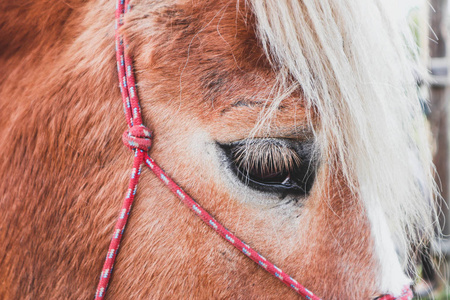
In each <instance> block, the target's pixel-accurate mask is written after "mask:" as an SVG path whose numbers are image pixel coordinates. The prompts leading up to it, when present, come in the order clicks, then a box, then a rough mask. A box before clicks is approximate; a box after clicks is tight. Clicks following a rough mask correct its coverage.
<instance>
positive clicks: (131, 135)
mask: <svg viewBox="0 0 450 300" xmlns="http://www.w3.org/2000/svg"><path fill="white" fill-rule="evenodd" d="M129 9H130V6H129V0H127V1H124V0H118V1H117V7H116V59H117V70H118V75H119V82H120V90H121V93H122V101H123V106H124V112H125V116H126V121H127V124H128V128H129V129H128V130H127V131H126V132H125V133H124V135H123V137H122V139H123V142H124V143H125V145H126V146H128V147H129V148H130V149H132V150H133V151H134V162H133V170H132V172H131V179H130V183H129V185H128V191H127V195H126V197H125V200H124V202H123V205H122V209H121V210H120V214H119V218H118V220H117V223H116V225H115V227H114V233H113V237H112V239H111V243H110V246H109V249H108V252H107V255H106V259H105V263H104V265H103V269H102V272H101V275H100V281H99V283H98V286H97V291H96V294H95V299H104V297H105V295H106V289H107V287H108V283H109V280H110V278H111V273H112V270H113V266H114V261H115V259H116V256H117V252H118V249H119V245H120V241H121V239H122V235H123V232H124V230H125V226H126V223H127V220H128V215H129V213H130V210H131V206H132V203H133V200H134V196H135V194H136V189H137V184H138V182H139V177H140V174H141V167H142V164H143V163H145V164H146V165H147V166H148V167H149V168H150V169H151V170H152V171H153V173H155V175H156V176H157V177H158V178H159V179H160V180H161V181H162V182H163V183H164V184H166V185H167V186H168V187H169V189H170V190H171V191H172V192H173V193H174V194H175V195H176V196H177V197H178V198H179V199H180V200H181V201H182V202H183V203H184V204H186V206H187V207H189V208H190V209H191V210H192V211H193V212H194V213H195V214H196V215H197V216H199V217H200V218H201V219H202V220H203V221H204V222H205V223H206V224H207V225H208V226H209V227H211V228H212V229H213V230H215V231H216V232H217V233H218V234H219V235H220V236H221V237H223V238H224V239H225V240H226V241H228V242H229V243H231V244H232V245H233V246H234V247H236V248H237V249H238V250H239V251H241V252H242V253H244V254H245V255H246V256H247V257H249V258H250V259H251V260H253V261H254V262H256V263H257V264H258V265H260V266H261V267H262V268H264V269H265V270H267V271H268V272H269V273H270V274H272V275H274V276H275V277H277V278H278V279H279V280H281V281H282V282H283V283H285V284H286V285H288V286H289V287H291V288H292V289H293V290H295V291H296V292H297V293H299V294H300V295H302V296H303V297H305V298H306V299H311V300H319V299H320V298H319V297H317V296H315V295H314V294H313V293H312V292H310V291H309V290H308V289H306V288H305V287H303V286H302V285H301V284H299V283H298V282H297V281H295V280H294V279H293V278H292V277H290V276H289V275H288V274H286V273H285V272H283V271H282V270H281V269H280V268H278V267H277V266H275V265H274V264H272V263H271V262H270V261H268V260H267V259H265V258H264V257H263V256H262V255H260V254H259V253H258V252H256V251H255V250H253V249H252V248H251V247H249V246H248V245H247V244H245V243H244V242H242V241H241V240H240V239H239V238H238V237H236V236H235V235H234V234H232V233H231V232H230V231H228V230H227V229H226V228H225V227H224V226H222V225H221V224H220V223H219V222H218V221H217V220H215V219H214V218H213V217H212V216H211V215H210V214H209V213H208V212H207V211H205V210H204V209H203V208H202V207H201V206H200V205H199V204H198V203H197V202H196V201H195V200H193V199H192V198H191V197H190V196H189V195H188V194H187V193H186V192H184V191H183V189H181V188H180V187H179V186H178V185H177V184H176V183H175V182H174V181H173V180H172V179H171V178H170V177H169V176H168V175H167V174H166V173H165V172H164V171H163V170H162V169H161V168H160V167H159V166H158V165H157V164H156V163H155V161H154V160H153V159H152V158H151V157H150V156H149V155H148V150H149V149H150V146H151V132H150V131H149V130H148V129H147V128H146V127H145V126H144V125H143V124H142V117H141V109H140V106H139V100H138V97H137V91H136V85H135V78H134V74H133V66H132V59H131V57H130V56H129V55H127V53H126V52H125V49H126V47H127V43H126V40H125V39H124V38H123V37H122V36H121V34H120V27H121V26H122V25H123V19H124V18H123V17H124V14H125V13H126V12H127V11H129ZM410 299H412V291H411V290H410V289H409V287H406V288H405V289H404V291H403V294H402V295H401V296H400V297H397V298H396V297H393V296H390V295H386V296H383V297H381V298H379V300H410Z"/></svg>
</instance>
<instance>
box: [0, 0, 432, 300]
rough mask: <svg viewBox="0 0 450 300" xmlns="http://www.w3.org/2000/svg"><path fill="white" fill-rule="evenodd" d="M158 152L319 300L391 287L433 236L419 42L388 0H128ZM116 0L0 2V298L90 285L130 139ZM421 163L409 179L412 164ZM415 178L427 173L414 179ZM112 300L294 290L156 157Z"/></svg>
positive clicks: (113, 214) (85, 294) (72, 292)
mask: <svg viewBox="0 0 450 300" xmlns="http://www.w3.org/2000/svg"><path fill="white" fill-rule="evenodd" d="M130 5H131V7H132V9H131V11H130V12H128V13H127V14H126V16H125V17H124V18H125V19H124V25H123V27H122V28H121V32H122V34H123V35H124V36H125V37H126V38H127V39H128V41H129V47H128V48H127V49H126V51H128V52H129V53H130V54H131V56H132V58H133V65H134V72H135V75H136V82H137V85H136V87H137V93H138V94H139V98H140V102H141V103H140V104H141V111H142V118H143V123H144V124H146V125H148V127H149V128H150V129H151V130H152V132H153V144H152V147H151V150H150V154H151V155H152V157H153V158H154V159H155V161H157V162H158V163H159V164H160V165H161V166H162V167H163V168H164V170H165V171H166V172H167V173H168V174H169V175H170V176H171V177H172V178H173V179H174V180H175V181H176V182H177V183H178V184H179V185H180V186H181V187H183V189H184V190H185V191H186V192H187V193H188V194H189V195H191V196H192V197H193V198H195V199H197V201H198V202H199V203H200V204H201V205H202V206H203V207H204V208H205V210H207V211H209V212H210V213H211V214H212V215H213V216H214V217H215V218H216V219H217V220H219V221H220V222H221V223H222V224H223V225H224V226H226V227H227V228H228V229H230V231H232V232H234V233H235V234H236V235H237V236H239V237H240V238H242V239H243V240H244V241H246V243H247V244H249V245H250V246H252V247H254V248H256V249H258V251H259V252H260V253H261V254H262V255H264V256H265V257H266V258H267V259H270V260H271V261H273V262H274V263H276V265H278V266H279V267H281V268H283V270H285V271H286V272H287V273H289V274H290V275H292V277H294V278H295V279H296V280H297V281H299V282H300V283H302V284H303V285H304V286H305V287H307V288H308V289H309V290H311V291H313V292H314V293H316V294H317V295H319V296H321V297H323V298H324V299H374V298H376V297H379V296H381V295H383V294H392V295H399V294H400V293H401V290H402V288H403V287H404V286H405V285H409V284H411V283H412V280H413V278H410V277H409V276H408V275H407V272H406V271H405V268H406V266H408V265H410V264H411V261H412V260H413V259H414V253H413V250H414V249H415V248H417V247H419V246H420V245H421V244H422V243H424V242H429V241H432V240H433V239H434V236H435V228H434V223H435V220H436V217H435V215H436V210H435V208H434V207H433V205H432V204H431V203H432V201H430V199H433V198H434V197H436V185H435V183H434V181H433V166H432V163H431V154H430V150H429V146H428V142H427V139H426V126H425V124H424V120H423V118H422V116H421V110H420V103H419V101H418V100H417V89H416V84H415V80H414V76H413V72H412V70H413V68H414V66H415V65H416V63H417V61H416V60H417V59H416V56H415V55H414V53H416V52H417V49H416V48H415V46H414V44H413V41H412V39H411V38H410V36H409V35H408V33H406V31H405V30H404V28H403V27H402V26H401V25H399V23H398V22H397V21H396V20H395V17H394V16H393V14H392V11H391V10H390V9H389V7H388V6H386V5H385V3H383V2H382V1H379V0H370V1H352V0H340V1H332V0H324V1H314V0H265V1H258V0H247V1H243V0H241V1H239V0H217V1H212V0H191V1H186V0H166V1H162V0H161V1H149V0H132V1H131V2H130ZM114 6H115V4H114V1H111V0H84V1H82V0H64V1H43V0H33V1H31V0H17V1H4V2H3V3H1V4H0V16H1V20H2V21H1V23H0V28H1V30H0V45H1V47H0V49H1V50H0V62H1V70H2V72H0V149H1V150H0V151H1V158H2V159H1V160H0V170H1V172H0V177H1V180H0V210H1V212H2V217H1V221H0V266H1V267H0V298H1V299H87V298H90V297H93V296H94V294H95V288H96V282H97V280H98V275H99V274H100V270H101V267H102V262H103V261H102V258H103V257H104V255H105V253H106V250H107V247H108V243H109V241H110V238H111V234H112V229H113V224H114V221H115V219H116V218H117V214H118V211H119V208H120V201H121V199H122V197H123V196H124V195H125V193H126V190H127V186H126V182H127V180H128V177H129V172H130V166H131V162H132V159H133V157H132V156H133V155H131V154H130V151H128V149H127V148H126V147H123V145H122V142H121V135H122V132H124V130H125V129H126V122H124V117H123V112H122V104H121V100H120V99H121V95H120V91H119V88H118V85H119V84H118V79H117V69H116V60H115V51H114V9H115V7H114ZM418 169H419V173H420V176H418V171H417V170H418ZM419 178H420V179H419ZM108 297H110V299H279V298H281V297H283V299H297V298H298V295H297V294H295V293H294V292H293V291H292V290H291V289H289V288H288V287H286V286H284V285H282V284H281V283H280V282H279V281H278V280H277V279H276V278H274V277H271V276H269V275H268V274H267V273H266V272H265V271H264V269H263V268H260V267H259V266H258V265H257V264H254V263H253V262H251V261H250V260H249V259H248V258H247V257H245V255H242V254H241V253H239V252H238V251H236V249H234V248H233V247H232V246H231V245H229V244H227V243H225V242H224V241H223V240H222V239H221V238H220V237H219V236H217V235H215V233H214V232H213V231H212V230H210V229H209V228H208V227H207V226H205V224H203V223H202V222H200V220H199V219H197V218H196V217H195V216H194V214H193V213H192V212H190V211H189V210H188V209H186V207H183V205H182V204H181V203H180V202H179V201H178V199H177V198H176V197H175V196H174V195H173V194H171V192H170V191H169V190H168V189H167V187H165V186H164V184H163V183H161V181H159V179H158V178H156V176H154V175H153V173H151V172H150V171H149V170H148V169H146V168H143V169H142V173H141V180H140V183H139V186H138V189H137V192H136V199H135V203H134V204H133V209H132V211H131V213H130V216H129V223H128V225H127V230H126V231H125V233H124V237H123V241H122V245H121V247H120V252H119V254H118V256H117V261H116V264H115V266H114V273H113V277H112V281H111V283H110V285H109V287H108Z"/></svg>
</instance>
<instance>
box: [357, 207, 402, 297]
mask: <svg viewBox="0 0 450 300" xmlns="http://www.w3.org/2000/svg"><path fill="white" fill-rule="evenodd" d="M366 207H367V211H368V218H369V220H370V223H371V225H372V228H371V229H372V237H373V239H374V244H375V255H376V257H377V258H378V260H379V263H380V269H381V272H380V273H381V274H380V278H379V285H378V291H379V292H381V293H387V294H388V293H389V294H393V295H394V296H398V295H400V294H401V292H402V288H403V287H404V286H405V285H409V284H410V283H411V279H409V278H408V277H407V276H406V275H405V273H404V271H403V268H402V266H401V265H400V261H399V259H398V255H397V252H396V251H395V245H394V241H393V239H392V235H391V232H390V230H389V227H388V224H387V220H386V216H385V214H384V213H383V211H382V210H381V208H380V207H379V205H378V203H377V201H373V199H369V201H366Z"/></svg>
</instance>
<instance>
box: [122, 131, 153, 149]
mask: <svg viewBox="0 0 450 300" xmlns="http://www.w3.org/2000/svg"><path fill="white" fill-rule="evenodd" d="M122 141H123V143H124V144H125V146H127V147H128V148H130V149H131V150H135V149H141V150H144V151H148V150H150V147H151V146H152V132H151V131H150V130H149V129H148V128H147V127H145V126H144V125H135V126H132V127H131V128H129V129H127V130H125V132H124V133H123V135H122Z"/></svg>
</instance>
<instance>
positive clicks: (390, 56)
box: [250, 0, 436, 264]
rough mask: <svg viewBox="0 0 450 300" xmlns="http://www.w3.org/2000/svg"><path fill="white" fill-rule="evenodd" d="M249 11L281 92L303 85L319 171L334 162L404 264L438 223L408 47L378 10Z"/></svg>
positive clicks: (308, 6)
mask: <svg viewBox="0 0 450 300" xmlns="http://www.w3.org/2000/svg"><path fill="white" fill-rule="evenodd" d="M250 2H251V6H252V8H253V11H254V13H255V16H256V21H257V32H258V36H259V39H260V40H261V41H262V44H263V46H264V48H265V51H266V54H267V56H268V57H269V59H270V60H271V63H272V65H273V66H274V68H275V69H276V70H278V71H279V73H280V82H281V84H283V85H285V86H286V85H287V84H286V82H289V85H300V86H301V89H302V91H303V94H304V96H305V98H306V102H307V107H309V108H311V110H312V109H314V110H315V111H316V113H317V115H318V117H319V120H320V121H319V122H320V125H319V126H318V127H316V128H315V130H316V139H317V142H318V143H317V144H318V147H319V150H318V151H320V155H321V158H322V163H327V162H329V165H330V166H333V165H336V163H334V162H338V165H340V167H342V168H343V175H344V176H345V178H346V179H347V182H348V183H350V185H351V188H352V190H353V192H354V193H355V194H358V195H359V197H361V198H362V199H363V200H364V203H365V204H366V208H367V209H368V208H369V207H373V205H378V206H379V207H381V211H382V212H384V214H385V217H386V219H387V220H388V226H389V229H390V231H391V233H392V235H393V238H394V240H395V242H396V243H397V244H396V247H398V251H399V253H400V256H401V257H402V258H403V262H402V263H404V264H406V261H407V258H408V257H409V254H410V252H409V250H410V247H411V243H414V244H416V245H417V244H419V243H420V242H421V241H423V240H425V239H432V236H433V235H434V230H435V228H434V227H435V224H434V222H435V220H436V217H435V216H436V212H435V209H434V208H433V205H432V204H431V203H432V202H433V200H434V197H435V195H436V193H435V192H436V188H435V183H434V181H433V170H434V169H433V166H432V162H431V154H430V149H429V145H428V140H427V134H426V129H425V124H424V117H423V115H422V112H421V106H420V103H419V100H418V95H417V87H416V81H415V78H414V75H413V69H414V68H417V67H415V66H416V65H417V64H416V62H415V55H414V53H415V52H416V50H417V49H416V46H415V44H414V43H413V42H412V38H411V37H410V36H409V35H408V34H407V33H405V32H406V31H405V32H402V31H401V30H400V28H401V27H400V26H398V24H397V22H395V21H393V18H392V16H389V10H387V9H386V8H385V7H384V6H383V5H382V3H380V1H377V0H367V1H354V0H321V1H317V0H301V1H299V0H266V1H260V0H250ZM280 101H281V100H280ZM310 117H311V116H310ZM421 173H423V174H421ZM343 201H345V199H343ZM369 204H370V205H369Z"/></svg>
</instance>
